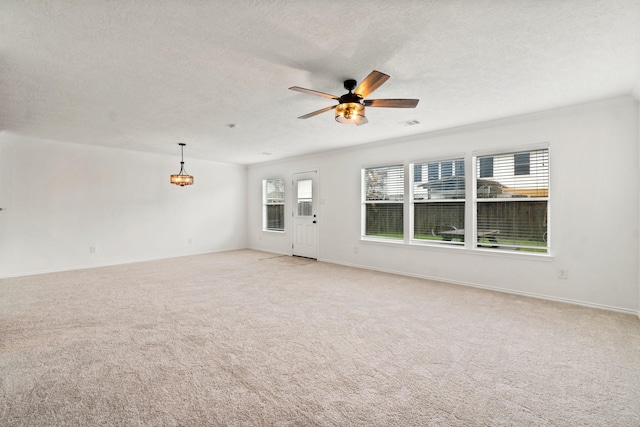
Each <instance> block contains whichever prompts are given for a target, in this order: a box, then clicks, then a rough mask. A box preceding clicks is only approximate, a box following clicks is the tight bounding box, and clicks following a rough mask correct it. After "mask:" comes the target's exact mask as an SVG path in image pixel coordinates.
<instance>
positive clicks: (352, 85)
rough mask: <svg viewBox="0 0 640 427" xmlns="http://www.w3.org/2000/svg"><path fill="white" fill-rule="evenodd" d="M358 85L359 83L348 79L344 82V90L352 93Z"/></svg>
mask: <svg viewBox="0 0 640 427" xmlns="http://www.w3.org/2000/svg"><path fill="white" fill-rule="evenodd" d="M356 84H358V82H356V81H355V80H353V79H348V80H345V81H344V88H345V89H346V90H348V91H349V92H351V91H353V90H354V89H355V88H356Z"/></svg>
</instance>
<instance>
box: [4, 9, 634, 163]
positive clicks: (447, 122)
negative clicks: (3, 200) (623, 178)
mask: <svg viewBox="0 0 640 427" xmlns="http://www.w3.org/2000/svg"><path fill="white" fill-rule="evenodd" d="M374 69H376V70H379V71H382V72H384V73H387V74H389V75H391V79H389V81H387V83H385V84H384V85H383V86H382V87H380V88H379V89H378V90H377V91H376V92H375V93H374V94H373V95H372V96H370V97H369V98H419V99H420V103H419V104H418V107H417V108H416V109H387V108H367V112H366V114H367V117H368V119H369V123H368V124H367V125H365V126H353V125H342V124H338V123H336V122H335V121H334V118H333V114H332V112H329V113H324V114H322V115H318V116H315V117H313V118H310V119H307V120H299V119H297V117H298V116H300V115H303V114H306V113H309V112H311V111H314V110H318V109H320V108H323V107H326V106H329V105H332V103H334V101H332V100H330V99H325V98H321V97H314V96H310V95H307V94H302V93H298V92H294V91H290V90H288V88H289V87H290V86H302V87H305V88H310V89H315V90H318V91H321V92H328V93H332V94H335V95H341V94H343V93H344V92H345V90H344V89H343V87H342V82H343V80H345V79H348V78H354V79H356V80H358V81H360V80H362V79H363V78H364V77H365V76H366V75H367V74H368V73H369V72H371V71H372V70H374ZM639 82H640V1H637V0H629V1H625V0H603V1H596V0H547V1H545V0H538V1H531V0H510V1H507V0H502V1H498V0H494V1H485V0H473V1H471V0H467V1H426V0H418V1H403V0H397V1H394V2H390V1H388V0H369V1H366V2H350V3H349V2H347V3H345V2H338V1H302V0H301V1H292V0H281V1H265V0H252V1H250V0H244V1H242V0H239V1H222V0H220V1H208V2H203V1H195V0H194V1H178V0H175V1H133V0H131V1H116V0H111V1H107V0H104V1H96V0H83V1H73V0H68V1H63V0H51V1H46V0H39V1H19V0H5V1H2V2H0V129H2V130H6V131H9V132H14V133H19V134H24V135H31V136H35V137H42V138H47V139H54V140H60V141H68V142H75V143H83V144H95V145H105V146H112V147H120V148H126V149H132V150H141V151H150V152H156V153H163V154H170V155H178V154H179V148H178V146H177V145H176V144H177V143H178V142H184V143H186V144H187V147H186V148H185V157H186V158H187V159H188V158H189V157H192V158H202V159H208V160H214V161H221V162H230V163H239V164H252V163H258V162H264V161H270V160H275V159H280V158H285V157H291V156H298V155H303V154H307V153H313V152H318V151H323V150H329V149H335V148H341V147H346V146H350V145H356V144H363V143H368V142H374V141H380V140H384V139H389V138H394V137H400V136H404V135H410V134H417V133H424V132H429V131H433V130H438V129H445V128H450V127H454V126H459V125H464V124H470V123H476V122H482V121H487V120H492V119H497V118H501V117H508V116H514V115H519V114H524V113H529V112H535V111H540V110H545V109H549V108H554V107H560V106H565V105H570V104H575V103H580V102H586V101H590V100H595V99H601V98H606V97H612V96H618V95H624V94H629V93H632V91H634V90H635V91H636V93H637V92H638V91H639V89H638V88H639V87H640V86H639ZM409 120H418V121H419V122H420V123H419V124H418V125H414V126H407V125H406V124H403V122H406V121H409ZM231 125H234V126H231ZM266 153H269V154H266Z"/></svg>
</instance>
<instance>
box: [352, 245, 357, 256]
mask: <svg viewBox="0 0 640 427" xmlns="http://www.w3.org/2000/svg"><path fill="white" fill-rule="evenodd" d="M353 253H354V254H357V253H358V247H357V246H354V247H353Z"/></svg>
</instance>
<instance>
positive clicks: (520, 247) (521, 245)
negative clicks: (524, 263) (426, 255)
mask: <svg viewBox="0 0 640 427" xmlns="http://www.w3.org/2000/svg"><path fill="white" fill-rule="evenodd" d="M367 236H368V237H384V238H392V239H402V238H403V237H404V235H403V234H402V233H378V234H367ZM414 238H415V239H416V240H429V241H434V242H440V241H442V237H441V236H434V235H432V234H416V235H415V236H414ZM497 240H498V243H497V244H496V243H495V242H490V241H488V240H487V239H480V240H479V241H478V246H479V247H487V248H490V247H493V246H500V245H501V244H502V245H509V246H515V247H514V248H513V250H517V251H521V252H536V253H546V252H547V247H546V243H545V242H540V241H534V240H501V239H497ZM454 241H456V242H460V240H457V239H456V240H454ZM536 246H538V247H536Z"/></svg>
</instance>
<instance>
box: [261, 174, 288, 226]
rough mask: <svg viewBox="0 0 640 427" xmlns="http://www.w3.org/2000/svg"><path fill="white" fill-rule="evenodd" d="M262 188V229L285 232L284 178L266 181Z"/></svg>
mask: <svg viewBox="0 0 640 427" xmlns="http://www.w3.org/2000/svg"><path fill="white" fill-rule="evenodd" d="M262 186H263V187H262V194H263V216H262V229H263V230H265V231H284V178H275V179H265V180H264V181H263V182H262Z"/></svg>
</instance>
